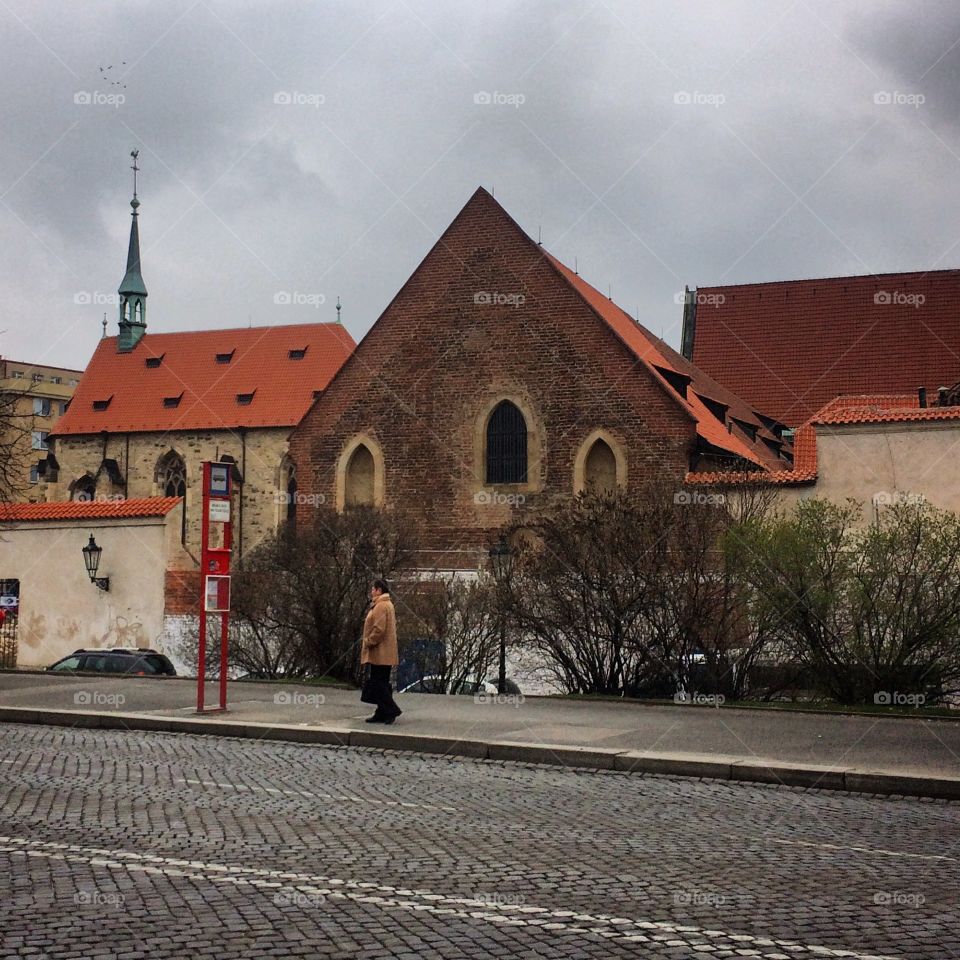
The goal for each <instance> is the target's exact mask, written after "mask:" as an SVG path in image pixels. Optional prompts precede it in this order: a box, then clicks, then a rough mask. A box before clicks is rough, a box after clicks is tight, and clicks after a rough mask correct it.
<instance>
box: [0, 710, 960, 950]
mask: <svg viewBox="0 0 960 960" xmlns="http://www.w3.org/2000/svg"><path fill="white" fill-rule="evenodd" d="M0 803H2V808H0V810H2V813H0V957H3V958H8V957H33V958H37V960H42V958H44V957H50V958H68V957H69V958H73V957H117V958H131V960H133V958H140V957H156V958H177V960H181V958H184V957H190V956H196V957H214V958H227V957H238V958H239V957H243V958H247V957H301V956H302V957H343V958H347V957H350V958H359V960H374V958H378V960H379V958H397V960H417V958H450V960H454V958H490V957H556V958H587V957H596V958H608V957H640V956H642V957H650V958H689V957H708V958H715V957H758V958H770V960H786V958H799V960H804V958H808V960H813V958H824V957H848V958H852V960H865V958H877V957H882V958H887V957H896V958H925V960H940V958H947V957H957V956H960V915H958V903H960V873H958V867H960V804H947V803H942V802H934V801H920V800H911V799H891V798H887V799H882V798H878V797H868V796H861V795H853V794H848V795H844V794H837V793H831V792H827V791H804V790H799V789H792V788H785V787H766V786H761V785H752V784H738V783H719V782H709V781H696V780H689V779H674V778H667V777H641V776H636V775H630V774H620V773H604V772H587V771H572V770H565V769H563V768H557V767H535V766H532V765H518V764H506V763H493V762H487V761H470V760H463V759H444V758H441V757H431V756H420V755H414V754H403V753H384V752H377V751H364V750H358V749H344V748H326V747H313V746H302V745H296V744H277V743H266V742H259V743H258V742H251V741H240V740H233V739H217V738H208V737H193V736H185V735H173V734H159V733H158V734H145V733H137V734H132V733H126V732H115V731H97V730H72V729H63V728H51V727H31V726H22V725H16V726H14V725H10V726H4V727H0Z"/></svg>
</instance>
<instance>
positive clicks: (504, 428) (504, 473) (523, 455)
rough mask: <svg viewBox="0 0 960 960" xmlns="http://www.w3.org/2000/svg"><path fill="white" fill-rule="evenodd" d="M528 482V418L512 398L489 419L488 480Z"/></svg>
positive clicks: (491, 481) (495, 481)
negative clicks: (526, 418)
mask: <svg viewBox="0 0 960 960" xmlns="http://www.w3.org/2000/svg"><path fill="white" fill-rule="evenodd" d="M526 482H527V421H526V420H525V419H524V418H523V414H522V413H521V412H520V410H519V409H518V408H517V407H516V406H514V405H513V404H512V403H511V402H510V401H509V400H502V401H501V402H500V403H499V404H497V406H496V408H495V409H494V411H493V413H492V414H491V415H490V420H489V421H488V422H487V483H526Z"/></svg>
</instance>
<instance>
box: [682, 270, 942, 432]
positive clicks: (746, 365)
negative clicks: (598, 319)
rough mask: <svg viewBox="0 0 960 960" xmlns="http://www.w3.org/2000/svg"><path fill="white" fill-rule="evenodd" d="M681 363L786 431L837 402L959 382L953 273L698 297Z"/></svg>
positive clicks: (725, 289) (717, 290) (770, 286)
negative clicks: (687, 348)
mask: <svg viewBox="0 0 960 960" xmlns="http://www.w3.org/2000/svg"><path fill="white" fill-rule="evenodd" d="M695 299H696V323H695V326H694V335H693V344H692V350H691V353H690V356H691V359H692V360H693V362H694V363H696V364H697V366H699V367H700V368H702V369H703V370H705V371H706V372H707V373H709V374H710V376H712V377H714V378H716V379H717V380H719V381H720V382H721V383H722V384H723V385H724V386H726V387H728V388H729V389H730V390H732V391H733V392H734V393H736V394H738V395H739V396H741V397H743V398H744V400H746V401H747V402H748V403H750V404H752V405H753V406H754V407H755V408H756V409H758V410H763V412H764V413H766V414H768V415H769V416H772V417H776V418H777V419H778V420H780V421H782V422H783V423H786V424H789V425H790V426H796V425H798V424H801V423H804V422H806V421H807V420H809V419H810V418H811V417H812V416H813V415H814V414H815V413H816V412H817V411H818V410H819V409H821V408H822V407H823V405H824V404H825V403H827V402H828V401H829V400H832V399H833V398H834V397H836V396H838V395H840V394H866V393H869V392H882V393H890V394H905V393H909V392H915V391H916V390H917V388H919V387H926V388H927V390H928V392H929V393H931V394H933V393H935V392H936V389H937V388H938V387H940V386H949V385H950V384H953V383H956V382H957V380H958V379H960V323H958V313H960V270H935V271H929V272H922V273H894V274H876V275H870V276H860V277H831V278H826V279H819V280H789V281H778V282H775V283H751V284H743V285H738V286H717V287H700V288H698V289H697V291H696V298H695Z"/></svg>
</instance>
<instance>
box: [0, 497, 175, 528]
mask: <svg viewBox="0 0 960 960" xmlns="http://www.w3.org/2000/svg"><path fill="white" fill-rule="evenodd" d="M179 502H180V497H143V498H140V499H135V500H67V501H63V502H59V503H56V502H55V503H6V504H0V523H9V522H13V521H24V520H113V519H120V518H127V517H165V516H166V515H167V514H168V513H169V512H170V511H171V510H172V509H173V508H174V507H175V506H176V505H177V504H178V503H179Z"/></svg>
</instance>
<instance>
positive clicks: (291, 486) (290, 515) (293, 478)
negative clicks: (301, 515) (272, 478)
mask: <svg viewBox="0 0 960 960" xmlns="http://www.w3.org/2000/svg"><path fill="white" fill-rule="evenodd" d="M281 481H285V482H286V484H287V489H286V496H285V497H284V501H285V504H286V508H287V512H286V515H285V517H284V519H285V520H286V522H287V523H289V524H291V525H294V524H296V522H297V465H296V464H295V463H293V462H292V461H290V460H287V461H285V462H284V468H283V470H282V471H281Z"/></svg>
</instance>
